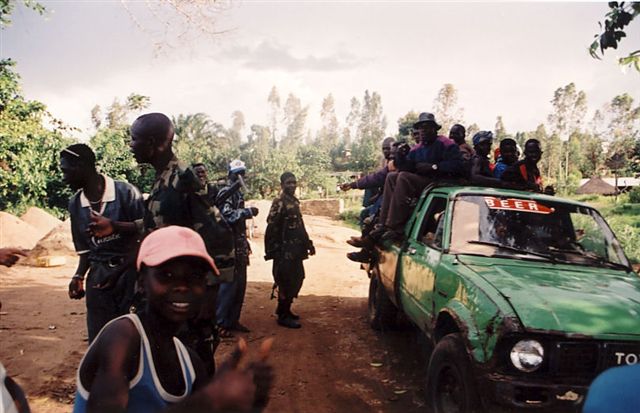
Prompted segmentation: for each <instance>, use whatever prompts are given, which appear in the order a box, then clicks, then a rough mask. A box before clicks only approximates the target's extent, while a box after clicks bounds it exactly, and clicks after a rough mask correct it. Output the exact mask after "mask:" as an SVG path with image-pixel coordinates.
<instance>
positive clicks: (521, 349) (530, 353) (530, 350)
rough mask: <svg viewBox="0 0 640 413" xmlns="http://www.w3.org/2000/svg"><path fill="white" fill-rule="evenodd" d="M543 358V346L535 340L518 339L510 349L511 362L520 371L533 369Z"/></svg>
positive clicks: (538, 365) (536, 367)
mask: <svg viewBox="0 0 640 413" xmlns="http://www.w3.org/2000/svg"><path fill="white" fill-rule="evenodd" d="M543 359H544V348H543V347H542V344H540V343H538V342H537V341H535V340H520V341H518V342H517V343H516V344H515V345H514V346H513V348H512V349H511V362H512V363H513V365H514V366H515V367H516V368H517V369H518V370H521V371H525V372H527V373H529V372H532V371H535V370H537V369H538V367H540V365H541V364H542V360H543Z"/></svg>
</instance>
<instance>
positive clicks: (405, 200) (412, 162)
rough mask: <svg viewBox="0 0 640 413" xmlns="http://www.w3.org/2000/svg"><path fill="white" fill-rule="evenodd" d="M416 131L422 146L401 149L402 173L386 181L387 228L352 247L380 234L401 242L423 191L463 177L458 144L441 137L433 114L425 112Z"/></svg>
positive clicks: (384, 212)
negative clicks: (414, 205)
mask: <svg viewBox="0 0 640 413" xmlns="http://www.w3.org/2000/svg"><path fill="white" fill-rule="evenodd" d="M413 128H414V130H416V131H417V133H418V137H419V143H418V144H417V145H415V146H414V147H413V148H410V147H409V145H402V146H400V147H398V151H397V153H396V158H395V166H396V167H397V169H398V172H390V173H389V174H388V175H387V179H386V180H385V184H384V190H383V192H382V193H383V200H382V209H381V212H380V223H381V224H382V225H383V226H381V227H379V228H378V229H376V230H374V231H373V232H372V233H371V234H370V239H369V240H364V242H361V241H362V240H357V239H356V240H354V241H355V242H354V244H352V245H356V246H360V244H362V246H365V245H368V244H370V243H371V241H372V240H375V239H376V238H379V237H380V235H382V236H383V238H384V239H394V240H399V239H401V238H402V237H403V229H404V224H405V223H406V222H407V220H408V219H409V216H410V215H411V212H412V207H411V205H412V203H413V200H414V199H416V198H418V197H419V196H420V193H421V192H422V190H423V189H424V188H425V187H426V186H427V185H428V184H429V183H431V182H435V181H437V180H438V179H443V178H457V177H460V176H461V175H462V174H463V169H464V168H463V161H462V156H461V155H460V150H459V148H458V145H456V143H455V142H454V141H453V140H451V139H449V138H447V137H446V136H438V130H439V129H440V128H441V126H440V125H439V124H438V122H436V120H435V117H434V116H433V114H432V113H427V112H423V113H421V114H420V116H419V117H418V121H417V122H416V123H415V124H414V125H413Z"/></svg>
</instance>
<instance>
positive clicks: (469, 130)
mask: <svg viewBox="0 0 640 413" xmlns="http://www.w3.org/2000/svg"><path fill="white" fill-rule="evenodd" d="M478 132H480V126H478V124H477V123H472V124H471V125H469V126H468V127H467V141H468V142H470V141H471V140H472V139H473V135H475V134H476V133H478Z"/></svg>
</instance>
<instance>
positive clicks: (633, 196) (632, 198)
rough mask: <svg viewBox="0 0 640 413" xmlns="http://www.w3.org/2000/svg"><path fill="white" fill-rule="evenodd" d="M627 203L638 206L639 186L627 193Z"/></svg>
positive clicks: (639, 199) (639, 202) (639, 201)
mask: <svg viewBox="0 0 640 413" xmlns="http://www.w3.org/2000/svg"><path fill="white" fill-rule="evenodd" d="M629 202H631V203H634V204H640V186H636V187H634V188H633V189H632V190H631V191H629Z"/></svg>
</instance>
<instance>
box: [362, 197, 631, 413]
mask: <svg viewBox="0 0 640 413" xmlns="http://www.w3.org/2000/svg"><path fill="white" fill-rule="evenodd" d="M405 235H406V241H404V242H403V243H402V244H399V243H391V244H390V243H387V244H385V245H383V246H381V247H378V254H377V259H376V260H375V262H373V263H372V264H371V265H370V266H368V267H367V268H366V269H367V272H368V274H369V276H370V279H371V281H370V287H369V321H370V324H371V326H372V327H373V328H374V329H378V330H384V329H387V328H391V327H393V326H394V323H395V322H396V321H397V319H398V316H399V315H404V316H405V317H406V318H408V319H409V320H410V321H411V322H412V323H413V324H415V325H416V326H417V327H418V328H419V329H420V330H421V331H422V333H423V334H424V336H425V337H426V339H427V340H426V341H427V343H428V345H429V346H430V350H431V351H430V354H431V356H430V359H429V361H428V366H427V369H426V370H427V377H426V381H425V391H426V397H427V404H428V409H427V410H428V411H433V412H434V413H441V412H473V411H490V412H493V411H517V412H520V411H560V412H572V411H580V409H581V407H582V404H583V402H584V398H585V395H586V393H587V390H588V388H589V385H590V383H591V381H592V380H593V379H594V378H595V377H596V375H597V374H598V373H600V372H601V371H603V370H605V369H607V368H609V367H612V366H617V365H624V364H635V363H638V362H639V361H640V277H639V276H638V274H636V273H634V272H633V270H632V268H631V265H630V263H629V260H628V259H627V257H626V256H625V254H624V252H623V250H622V248H621V246H620V243H619V242H618V241H617V240H616V238H615V235H614V234H613V232H612V231H611V229H610V228H609V226H608V225H607V224H606V222H605V220H604V219H603V218H602V217H601V216H600V214H599V213H598V212H597V211H596V210H594V209H593V208H591V207H589V206H587V205H585V204H581V203H578V202H574V201H570V200H565V199H561V198H556V197H551V196H546V195H541V194H534V193H529V192H521V191H512V190H504V189H496V188H484V187H460V186H446V187H442V186H441V187H437V186H434V187H429V188H427V189H426V190H425V191H424V192H423V194H422V196H421V197H420V199H419V201H418V202H417V205H416V207H415V210H414V212H413V215H412V217H411V219H410V220H409V222H408V223H407V225H406V228H405ZM639 408H640V407H639Z"/></svg>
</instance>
